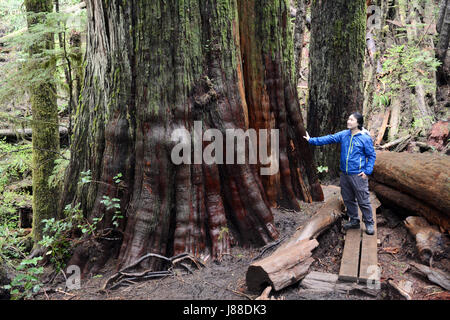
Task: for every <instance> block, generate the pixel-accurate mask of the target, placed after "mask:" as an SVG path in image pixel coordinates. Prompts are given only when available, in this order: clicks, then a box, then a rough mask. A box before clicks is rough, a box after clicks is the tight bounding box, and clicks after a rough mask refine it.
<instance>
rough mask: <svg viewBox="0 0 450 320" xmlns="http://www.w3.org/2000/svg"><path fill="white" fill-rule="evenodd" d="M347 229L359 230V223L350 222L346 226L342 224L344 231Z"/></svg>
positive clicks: (356, 221)
mask: <svg viewBox="0 0 450 320" xmlns="http://www.w3.org/2000/svg"><path fill="white" fill-rule="evenodd" d="M348 229H359V221H358V220H350V221H349V222H347V223H346V224H344V230H348Z"/></svg>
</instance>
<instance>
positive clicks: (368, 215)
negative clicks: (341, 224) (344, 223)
mask: <svg viewBox="0 0 450 320" xmlns="http://www.w3.org/2000/svg"><path fill="white" fill-rule="evenodd" d="M340 185H341V195H342V199H343V200H344V204H345V207H346V208H347V215H348V216H349V217H350V220H357V221H359V217H358V205H359V208H360V209H361V212H362V219H363V222H364V223H366V224H373V218H372V206H371V205H370V198H369V179H368V178H367V179H363V178H362V177H360V176H358V175H357V174H353V175H346V174H344V173H342V172H341V176H340ZM356 200H358V203H356Z"/></svg>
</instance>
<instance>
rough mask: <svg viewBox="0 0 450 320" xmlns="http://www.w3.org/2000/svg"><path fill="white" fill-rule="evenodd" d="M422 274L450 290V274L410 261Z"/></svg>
mask: <svg viewBox="0 0 450 320" xmlns="http://www.w3.org/2000/svg"><path fill="white" fill-rule="evenodd" d="M410 264H411V265H412V266H413V267H414V268H415V269H416V270H417V271H418V272H419V273H420V274H422V275H424V276H426V277H427V278H428V280H430V281H431V282H433V283H436V284H437V285H439V286H441V287H442V288H444V289H445V290H448V291H450V274H448V273H447V272H444V271H442V270H438V269H434V268H430V267H427V266H425V265H423V264H418V263H415V262H412V263H410Z"/></svg>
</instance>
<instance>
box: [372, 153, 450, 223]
mask: <svg viewBox="0 0 450 320" xmlns="http://www.w3.org/2000/svg"><path fill="white" fill-rule="evenodd" d="M449 167H450V158H449V157H448V156H446V155H442V154H424V153H418V154H417V153H415V154H410V153H406V152H402V153H397V152H389V151H377V158H376V161H375V166H374V170H373V175H372V178H371V189H372V190H374V191H375V193H376V194H377V196H379V198H380V200H382V199H383V198H384V199H387V200H388V201H390V202H392V203H394V204H396V205H398V206H399V207H402V208H404V209H406V210H412V211H413V212H415V213H417V214H420V215H422V216H424V218H426V219H427V220H428V221H429V222H430V223H434V224H438V225H440V226H441V227H442V228H444V229H445V230H449V225H450V184H449V183H448V181H449V179H450V174H449V170H448V168H449ZM414 207H418V208H420V209H414ZM422 210H423V212H421V211H422Z"/></svg>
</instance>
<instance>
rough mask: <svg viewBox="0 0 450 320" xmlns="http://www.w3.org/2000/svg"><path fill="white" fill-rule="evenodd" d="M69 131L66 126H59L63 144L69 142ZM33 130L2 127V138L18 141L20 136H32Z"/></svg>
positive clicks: (0, 131)
mask: <svg viewBox="0 0 450 320" xmlns="http://www.w3.org/2000/svg"><path fill="white" fill-rule="evenodd" d="M68 132H69V130H68V129H67V128H66V127H60V128H59V137H60V140H61V141H60V142H61V143H62V144H67V143H68ZM31 136H32V131H31V129H29V128H26V129H0V139H2V138H5V139H6V141H7V142H16V141H17V140H19V139H20V138H31Z"/></svg>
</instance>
